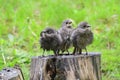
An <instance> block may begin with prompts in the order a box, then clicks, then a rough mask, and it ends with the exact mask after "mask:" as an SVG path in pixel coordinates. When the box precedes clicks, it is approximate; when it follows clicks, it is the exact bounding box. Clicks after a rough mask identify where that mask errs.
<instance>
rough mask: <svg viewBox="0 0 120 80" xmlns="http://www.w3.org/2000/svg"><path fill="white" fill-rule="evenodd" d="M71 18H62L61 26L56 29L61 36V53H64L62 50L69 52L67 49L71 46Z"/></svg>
mask: <svg viewBox="0 0 120 80" xmlns="http://www.w3.org/2000/svg"><path fill="white" fill-rule="evenodd" d="M72 30H73V29H72V20H71V19H67V20H64V21H63V23H62V26H61V28H60V29H59V30H58V32H59V33H60V35H61V37H62V40H63V41H62V45H61V51H62V53H64V51H67V52H68V54H69V51H68V49H69V48H70V46H71V43H72V42H71V40H70V36H71V33H72Z"/></svg>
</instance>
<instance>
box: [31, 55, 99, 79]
mask: <svg viewBox="0 0 120 80" xmlns="http://www.w3.org/2000/svg"><path fill="white" fill-rule="evenodd" d="M100 67H101V55H100V54H99V53H89V55H84V54H83V55H60V56H45V57H40V56H38V57H33V58H32V62H31V72H30V80H101V71H100Z"/></svg>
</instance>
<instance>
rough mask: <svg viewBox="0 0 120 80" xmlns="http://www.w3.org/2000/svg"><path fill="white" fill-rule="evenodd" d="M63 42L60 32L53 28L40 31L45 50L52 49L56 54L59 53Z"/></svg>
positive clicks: (42, 45) (42, 46) (41, 42)
mask: <svg viewBox="0 0 120 80" xmlns="http://www.w3.org/2000/svg"><path fill="white" fill-rule="evenodd" d="M61 42H62V38H61V36H60V34H59V33H58V32H57V31H56V30H54V29H52V28H46V29H45V30H44V31H42V32H41V33H40V44H41V48H43V50H44V51H45V50H47V51H49V50H52V51H53V52H54V54H55V55H58V54H59V50H60V45H61ZM43 55H44V52H43Z"/></svg>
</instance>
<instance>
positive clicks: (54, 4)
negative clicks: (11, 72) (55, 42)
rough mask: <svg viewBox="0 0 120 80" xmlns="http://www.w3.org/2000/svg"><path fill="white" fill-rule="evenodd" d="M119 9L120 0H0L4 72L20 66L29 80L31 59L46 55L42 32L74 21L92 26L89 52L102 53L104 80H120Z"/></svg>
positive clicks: (0, 66) (0, 64)
mask: <svg viewBox="0 0 120 80" xmlns="http://www.w3.org/2000/svg"><path fill="white" fill-rule="evenodd" d="M119 6H120V0H64V1H63V0H0V69H3V68H4V67H9V66H10V67H12V66H14V65H15V64H19V65H20V66H21V67H22V70H23V73H24V75H25V80H28V79H29V71H30V70H29V68H30V61H31V57H32V56H39V55H41V54H42V52H43V51H42V49H40V45H39V34H40V32H41V30H43V29H45V27H47V26H52V27H53V28H56V29H59V28H60V26H61V23H62V21H63V20H65V19H67V18H71V19H73V20H74V28H75V27H76V25H77V24H78V23H79V22H81V21H88V22H89V23H90V24H91V25H92V31H93V32H94V42H93V44H91V45H90V46H88V47H87V49H88V51H89V52H101V54H102V59H101V60H102V65H101V68H102V80H120V33H119V32H120V7H119ZM70 51H72V49H70ZM48 53H51V52H48ZM51 54H52V53H51Z"/></svg>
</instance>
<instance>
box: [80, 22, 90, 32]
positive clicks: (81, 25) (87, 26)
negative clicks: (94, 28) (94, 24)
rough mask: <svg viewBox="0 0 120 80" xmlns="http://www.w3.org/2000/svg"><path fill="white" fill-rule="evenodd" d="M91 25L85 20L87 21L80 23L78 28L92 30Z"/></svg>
mask: <svg viewBox="0 0 120 80" xmlns="http://www.w3.org/2000/svg"><path fill="white" fill-rule="evenodd" d="M90 27H91V26H90V25H89V24H88V22H85V21H84V22H81V23H79V24H78V28H82V29H88V30H90Z"/></svg>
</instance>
